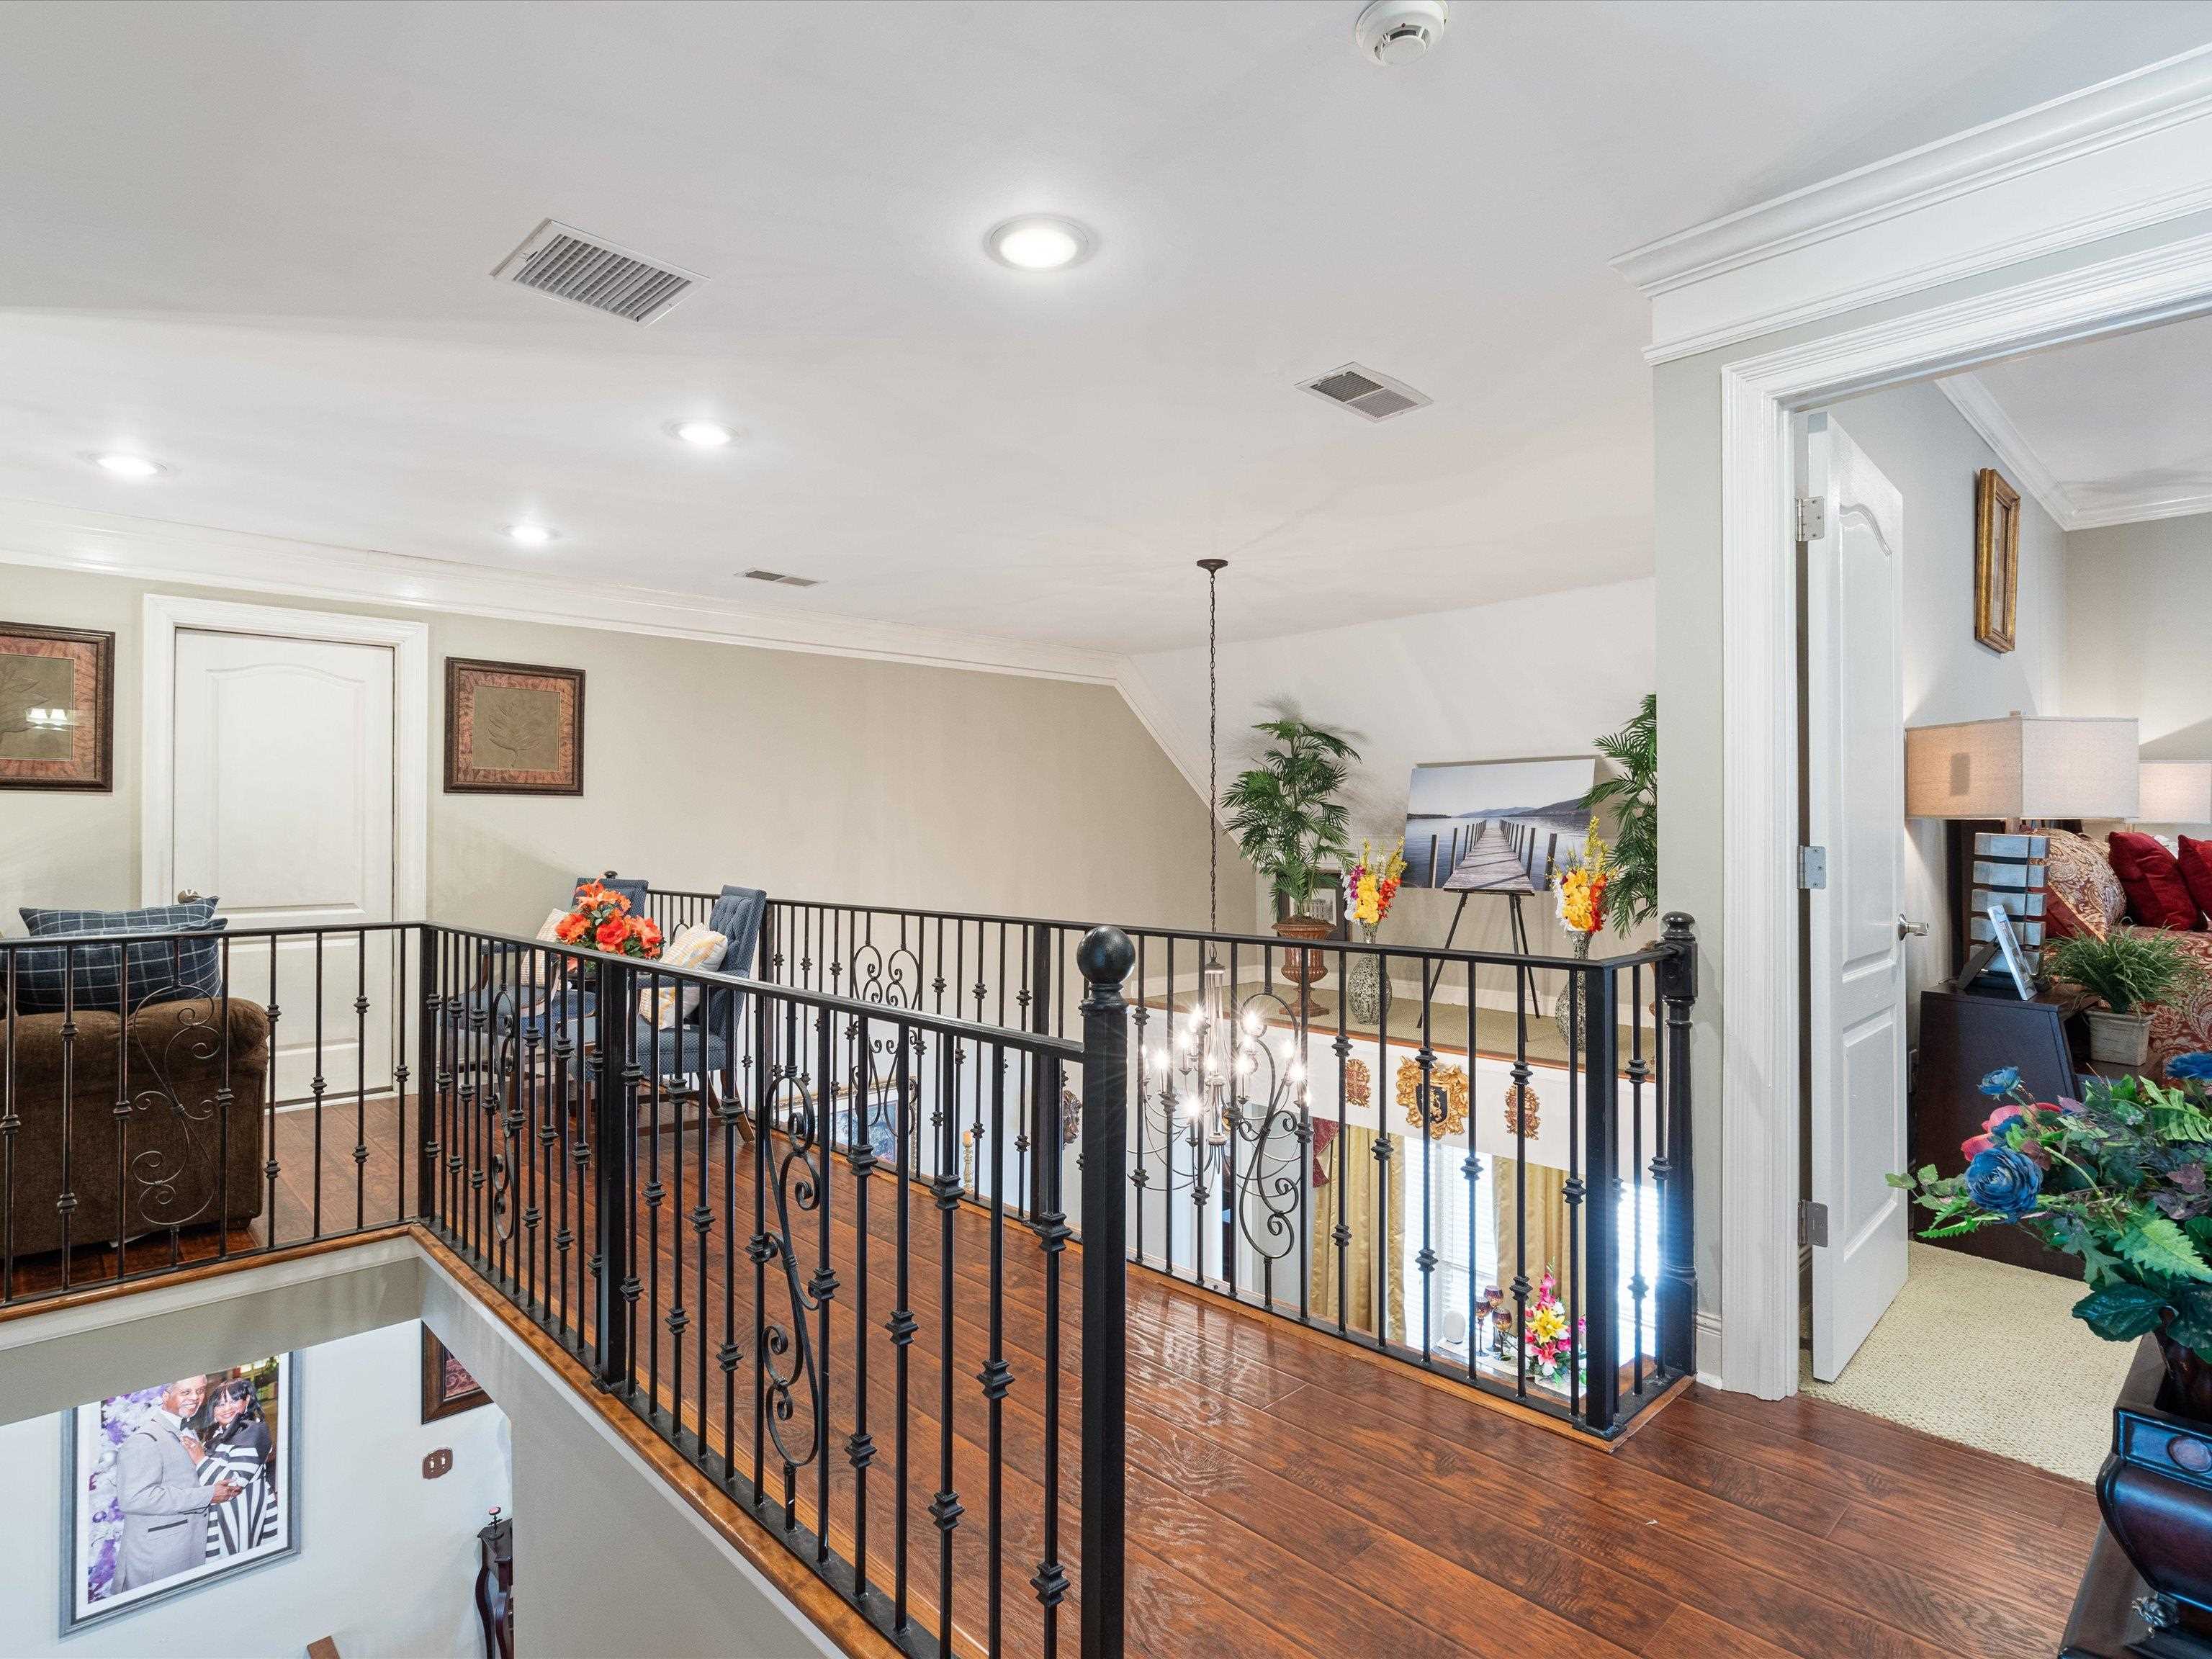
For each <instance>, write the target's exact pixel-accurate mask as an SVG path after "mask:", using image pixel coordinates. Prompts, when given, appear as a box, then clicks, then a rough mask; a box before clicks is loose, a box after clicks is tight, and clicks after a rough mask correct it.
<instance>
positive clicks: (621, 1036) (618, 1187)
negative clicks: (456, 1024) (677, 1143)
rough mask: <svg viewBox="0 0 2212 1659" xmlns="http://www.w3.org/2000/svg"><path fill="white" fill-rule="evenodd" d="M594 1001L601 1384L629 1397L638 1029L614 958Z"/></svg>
mask: <svg viewBox="0 0 2212 1659" xmlns="http://www.w3.org/2000/svg"><path fill="white" fill-rule="evenodd" d="M597 978H598V981H599V982H598V989H597V994H596V995H595V997H594V999H593V1006H594V1008H595V1009H596V1010H597V1015H596V1018H595V1019H594V1021H593V1030H594V1034H595V1036H597V1038H598V1040H599V1075H598V1077H597V1078H596V1079H595V1083H596V1092H597V1094H598V1096H599V1099H598V1102H597V1104H598V1115H597V1122H596V1127H597V1133H596V1135H595V1137H594V1139H595V1146H594V1148H593V1152H592V1157H593V1160H594V1162H595V1163H596V1164H597V1165H598V1168H597V1169H596V1170H595V1171H594V1175H593V1205H592V1238H593V1245H592V1272H593V1273H594V1275H595V1276H596V1278H597V1280H598V1283H597V1285H596V1287H595V1289H594V1291H593V1308H592V1317H593V1322H594V1323H595V1324H596V1325H597V1326H598V1336H599V1386H600V1387H601V1388H602V1389H610V1390H613V1389H619V1390H621V1391H623V1392H624V1393H628V1392H629V1388H630V1354H631V1348H630V1337H631V1330H630V1316H631V1313H632V1311H633V1310H634V1309H635V1306H636V1301H637V1279H636V1275H635V1271H634V1269H633V1267H632V1266H631V1263H630V1260H629V1243H630V1240H629V1213H628V1212H629V1190H630V1153H631V1146H632V1144H633V1143H632V1142H631V1139H630V1127H629V1125H630V1101H631V1094H630V1091H631V1090H632V1089H633V1088H634V1087H635V1083H634V1080H633V1073H634V1072H635V1066H633V1065H632V1064H631V1061H630V1059H629V1046H630V1035H631V1033H630V1023H629V1020H627V1019H624V1018H620V1017H619V1016H620V1014H621V1012H622V1011H623V1009H624V1008H625V1007H627V1006H629V1003H630V1001H631V996H632V993H631V990H630V984H629V974H628V973H627V972H625V971H624V970H623V969H622V968H621V967H619V966H618V965H617V963H615V962H614V961H613V960H612V959H611V958H605V959H602V960H601V961H600V962H599V972H598V975H597Z"/></svg>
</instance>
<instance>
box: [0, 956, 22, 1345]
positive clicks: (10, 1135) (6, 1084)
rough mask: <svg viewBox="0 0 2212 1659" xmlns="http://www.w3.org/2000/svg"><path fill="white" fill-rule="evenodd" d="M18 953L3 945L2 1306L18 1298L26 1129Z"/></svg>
mask: <svg viewBox="0 0 2212 1659" xmlns="http://www.w3.org/2000/svg"><path fill="white" fill-rule="evenodd" d="M16 954H17V953H16V952H15V951H13V950H11V949H9V948H8V947H7V946H5V945H0V965H4V967H5V968H6V970H7V986H6V989H7V1000H5V1001H4V1002H0V1049H4V1052H0V1303H8V1302H13V1301H14V1300H15V1137H16V1136H17V1135H19V1134H21V1133H22V1129H23V1120H22V1116H21V1114H20V1113H18V1112H17V1111H16V1110H15V957H16Z"/></svg>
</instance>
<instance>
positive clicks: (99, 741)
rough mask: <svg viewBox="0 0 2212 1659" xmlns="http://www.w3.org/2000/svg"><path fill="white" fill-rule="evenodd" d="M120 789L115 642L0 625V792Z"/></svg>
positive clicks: (62, 631) (100, 637)
mask: <svg viewBox="0 0 2212 1659" xmlns="http://www.w3.org/2000/svg"><path fill="white" fill-rule="evenodd" d="M114 787H115V635H112V634H94V633H88V632H87V631H85V630H84V629H76V628H41V627H39V626H38V625H36V624H35V623H0V789H112V788H114Z"/></svg>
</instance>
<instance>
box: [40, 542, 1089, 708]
mask: <svg viewBox="0 0 2212 1659" xmlns="http://www.w3.org/2000/svg"><path fill="white" fill-rule="evenodd" d="M0 564H19V565H35V566H40V567H44V568H49V569H60V570H83V571H90V572H96V573H98V574H103V575H110V576H129V577H133V578H136V579H137V580H143V581H167V582H180V583H184V584H185V585H187V586H197V587H228V588H238V589H241V590H244V591H246V592H256V593H281V594H284V595H287V596H289V597H292V598H299V599H325V600H338V601H341V602H346V603H352V604H360V605H392V606H397V607H400V608H403V609H406V610H413V611H443V612H458V613H459V614H462V615H466V616H477V617H503V618H506V619H507V620H509V621H514V622H532V623H546V624H549V625H551V626H556V627H564V628H596V629H611V630H612V631H614V632H617V633H628V634H653V635H661V636H664V637H666V638H670V639H686V640H706V641H714V642H716V643H720V644H725V645H743V646H752V647H757V648H758V649H762V650H768V651H804V652H810V653H817V654H823V655H829V656H840V657H861V658H867V659H873V660H876V661H881V662H902V663H912V664H917V665H923V666H927V667H934V668H959V669H967V670H970V671H976V672H981V673H988V674H1020V675H1027V676H1030V677H1031V678H1040V679H1057V680H1073V681H1079V682H1080V683H1082V684H1090V685H1115V684H1119V676H1120V671H1121V662H1122V660H1123V659H1121V658H1117V657H1115V656H1114V655H1112V654H1110V653H1106V652H1102V651H1085V650H1081V649H1079V648H1076V647H1070V646H1059V645H1049V644H1042V643H1036V642H1032V641H1024V640H1016V639H1002V638H999V637H996V636H994V635H982V634H962V633H956V632H952V631H951V630H946V629H933V628H920V627H915V626H913V625H911V624H908V623H886V622H876V621H872V620H869V619H866V618H864V617H832V616H823V615H820V614H818V613H817V614H810V615H805V616H797V615H780V614H776V613H774V612H769V611H748V610H745V609H744V608H743V607H741V606H738V605H732V604H731V603H729V602H728V601H727V600H726V599H720V598H717V597H714V596H712V595H707V594H696V593H683V592H671V591H669V590H665V589H660V588H651V587H641V586H629V585H625V584H622V583H615V582H601V581H578V580H573V579H571V578H568V577H562V576H554V575H548V574H538V573H536V572H531V571H517V570H500V569H495V568H489V567H484V566H477V565H467V564H460V563H457V562H452V561H449V560H443V559H423V558H415V557H411V556H407V555H404V554H398V553H384V552H375V551H371V550H366V549H362V548H350V547H331V546H326V545H324V544H319V543H314V542H299V541H291V540H288V539H285V538H281V537H274V536H258V535H252V534H248V533H246V532H240V531H230V530H214V529H208V528H204V527H201V526H192V525H179V524H169V523H166V522H164V521H162V520H155V519H142V518H135V517H131V516H127V515H125V514H122V513H97V512H91V511H83V510H79V509H76V508H72V507H58V506H55V505H54V504H52V503H51V502H46V501H17V500H5V499H0Z"/></svg>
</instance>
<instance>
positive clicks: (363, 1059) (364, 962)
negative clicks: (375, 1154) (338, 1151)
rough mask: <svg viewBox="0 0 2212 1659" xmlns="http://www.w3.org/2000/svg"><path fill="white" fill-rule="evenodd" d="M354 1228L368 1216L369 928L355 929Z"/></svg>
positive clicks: (356, 1229) (366, 1220)
mask: <svg viewBox="0 0 2212 1659" xmlns="http://www.w3.org/2000/svg"><path fill="white" fill-rule="evenodd" d="M354 946H355V952H354V985H353V1024H354V1041H353V1228H354V1231H356V1232H359V1231H361V1230H362V1227H364V1226H365V1225H368V929H367V928H366V927H357V928H356V929H355V930H354Z"/></svg>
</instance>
